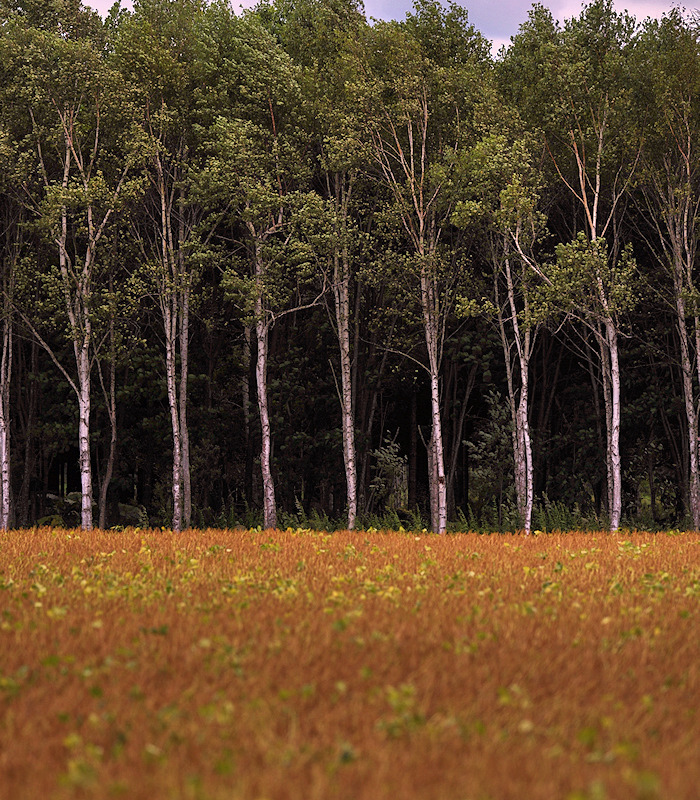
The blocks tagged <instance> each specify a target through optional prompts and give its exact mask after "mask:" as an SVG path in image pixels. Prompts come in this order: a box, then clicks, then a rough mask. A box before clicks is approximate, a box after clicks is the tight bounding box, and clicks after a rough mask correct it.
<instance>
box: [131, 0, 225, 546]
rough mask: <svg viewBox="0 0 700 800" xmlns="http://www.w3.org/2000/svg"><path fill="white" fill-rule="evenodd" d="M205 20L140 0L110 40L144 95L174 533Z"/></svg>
mask: <svg viewBox="0 0 700 800" xmlns="http://www.w3.org/2000/svg"><path fill="white" fill-rule="evenodd" d="M204 15H205V8H204V6H203V4H202V3H201V2H200V1H199V0H174V1H173V2H169V3H165V4H164V3H161V2H158V0H142V1H141V2H139V3H137V4H136V7H135V11H134V14H133V15H132V16H129V17H127V18H126V19H125V20H124V21H122V22H121V24H120V25H119V28H118V31H117V37H116V41H115V52H116V58H117V61H118V64H119V66H120V69H121V70H122V72H123V73H124V74H125V75H126V76H127V79H128V80H131V81H134V82H136V83H137V84H138V86H139V87H140V92H141V95H140V97H141V114H142V118H141V126H142V131H143V136H144V137H145V140H146V142H147V143H148V151H149V158H148V169H147V171H146V175H147V179H148V191H147V192H146V194H145V197H144V205H143V208H142V215H141V217H140V218H139V219H138V221H137V224H136V228H135V234H136V238H137V241H138V243H139V248H140V251H141V255H142V258H143V260H144V263H145V264H147V265H148V270H147V272H148V274H147V275H146V276H145V277H146V280H147V282H152V283H154V284H155V295H156V300H157V304H158V308H159V310H160V314H161V319H162V324H163V335H164V351H165V383H166V390H167V396H168V407H169V410H170V424H171V429H172V441H173V459H172V464H173V467H172V497H173V521H172V525H173V529H174V530H175V531H181V530H182V529H183V528H187V527H189V525H190V521H191V515H192V495H191V475H190V439H189V428H188V424H187V398H188V374H189V342H190V313H191V299H192V289H193V283H194V281H195V277H196V264H195V263H194V260H193V258H192V249H193V243H194V240H195V239H196V235H197V226H198V224H199V222H200V220H201V211H200V209H199V208H198V206H197V205H196V203H192V202H190V198H189V192H190V185H191V182H192V179H193V173H194V171H195V167H194V164H195V161H196V155H197V147H198V145H197V141H196V136H195V133H194V130H195V126H196V122H197V120H198V112H197V105H200V106H201V105H203V106H204V109H205V114H206V111H207V110H208V108H207V101H206V95H207V90H206V89H205V90H203V91H202V90H201V88H200V87H201V86H202V82H201V81H200V80H199V78H200V77H201V76H199V75H198V74H197V72H198V70H199V71H205V70H207V69H208V68H210V64H209V62H208V61H207V59H206V58H205V55H206V54H205V53H203V52H202V48H201V39H200V37H201V35H202V32H203V18H204ZM199 59H201V61H200V60H199ZM210 77H211V76H210Z"/></svg>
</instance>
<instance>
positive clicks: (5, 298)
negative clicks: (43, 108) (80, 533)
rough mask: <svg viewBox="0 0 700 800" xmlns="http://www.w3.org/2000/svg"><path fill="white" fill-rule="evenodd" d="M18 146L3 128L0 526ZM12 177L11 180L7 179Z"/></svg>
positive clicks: (8, 505)
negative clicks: (13, 187)
mask: <svg viewBox="0 0 700 800" xmlns="http://www.w3.org/2000/svg"><path fill="white" fill-rule="evenodd" d="M16 155H17V153H16V150H15V147H14V145H13V143H12V142H11V140H10V137H9V135H8V133H7V131H6V130H1V132H0V170H2V174H3V177H4V179H0V230H1V231H2V235H1V237H0V242H1V244H2V248H1V250H0V270H1V272H0V286H1V287H2V299H1V300H0V308H1V309H2V323H1V325H2V328H1V333H0V529H2V530H8V529H9V527H10V522H11V520H12V514H13V508H12V494H11V485H10V484H11V482H10V477H11V447H10V434H11V424H10V423H11V408H10V382H11V378H12V353H13V339H14V329H15V311H14V308H13V304H14V301H15V291H14V288H15V280H16V274H17V270H18V266H19V261H20V259H21V257H22V255H23V250H24V221H25V213H24V209H23V206H22V204H21V202H20V201H19V198H18V197H17V196H16V195H15V192H14V191H13V189H12V184H13V179H16V178H17V177H19V176H18V175H17V172H16V168H15V164H16ZM8 179H9V180H8Z"/></svg>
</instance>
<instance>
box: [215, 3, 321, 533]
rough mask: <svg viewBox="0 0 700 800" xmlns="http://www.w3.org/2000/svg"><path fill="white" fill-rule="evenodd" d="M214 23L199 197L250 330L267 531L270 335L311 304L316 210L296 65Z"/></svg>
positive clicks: (260, 31) (253, 34)
mask: <svg viewBox="0 0 700 800" xmlns="http://www.w3.org/2000/svg"><path fill="white" fill-rule="evenodd" d="M223 13H224V12H222V14H223ZM219 24H220V25H225V26H226V28H225V29H224V31H225V36H226V38H225V40H223V43H222V47H225V48H226V49H225V50H224V51H223V52H224V59H223V60H222V70H223V76H224V77H223V81H222V86H223V87H226V91H227V92H228V94H226V93H225V95H224V97H222V99H221V102H220V105H219V109H220V112H221V113H220V114H219V115H218V116H217V118H216V119H215V120H214V121H213V123H212V125H211V126H210V128H209V130H208V134H207V135H208V138H209V151H210V156H209V158H208V159H207V163H206V166H205V168H204V169H203V171H202V173H201V175H200V179H199V186H200V188H199V196H200V197H201V198H207V207H208V209H209V210H210V212H211V214H212V216H213V217H214V218H215V219H218V220H219V221H220V226H221V227H220V234H219V238H220V240H221V241H222V243H223V244H224V253H225V255H224V256H222V257H223V258H224V259H228V261H229V266H228V269H227V270H226V273H227V274H226V276H225V280H226V284H227V287H228V290H229V293H230V294H231V295H234V296H238V297H239V299H240V300H241V302H242V305H243V307H244V309H245V311H246V312H247V315H248V318H249V319H251V320H252V323H253V324H254V327H255V340H256V345H257V347H256V356H255V359H256V361H255V380H256V389H257V398H258V412H259V417H260V427H261V450H260V468H261V475H262V486H263V516H264V525H265V527H266V528H274V527H276V525H277V502H276V498H275V484H274V476H273V471H272V425H271V421H270V410H269V399H268V362H269V338H270V331H271V330H272V328H273V326H274V325H275V323H276V322H277V320H278V319H279V318H280V317H281V316H283V315H286V314H288V313H290V312H292V311H296V310H299V309H300V308H304V307H308V306H309V305H313V304H315V302H317V300H318V298H317V297H316V298H312V299H310V300H309V301H308V302H307V301H306V300H304V299H303V297H302V287H303V286H304V285H305V284H308V282H309V280H310V279H311V277H312V274H313V273H314V272H315V270H316V266H317V260H318V257H319V256H318V252H317V251H318V248H313V247H311V246H310V244H309V241H310V238H314V237H316V238H318V237H317V235H316V234H315V233H313V232H312V230H311V229H312V228H313V227H314V220H316V219H319V217H323V216H324V214H323V209H322V208H321V204H320V198H319V197H318V195H317V194H316V193H314V192H308V191H304V189H305V188H306V183H307V181H308V174H309V172H308V166H307V163H306V161H305V159H304V157H303V151H302V149H301V141H300V131H299V129H298V128H297V126H296V121H295V111H298V109H299V105H298V104H299V100H300V90H299V83H298V70H297V68H296V67H295V65H294V64H293V63H292V61H291V59H290V58H289V56H288V55H287V54H285V53H284V52H283V51H282V49H281V48H280V47H279V46H278V45H277V44H276V43H275V42H274V40H273V39H272V37H271V35H270V34H269V33H268V32H267V31H266V30H265V29H264V28H263V26H262V25H261V24H260V22H259V20H258V19H257V18H256V17H255V15H253V14H248V15H245V16H244V17H243V18H242V19H240V20H238V19H236V18H235V17H233V16H231V17H229V18H228V19H227V20H226V21H224V20H223V18H219ZM236 245H242V248H243V253H242V254H241V252H240V250H239V251H238V252H236V250H235V246H236ZM324 291H325V286H324V287H322V289H321V294H322V293H323V292H324Z"/></svg>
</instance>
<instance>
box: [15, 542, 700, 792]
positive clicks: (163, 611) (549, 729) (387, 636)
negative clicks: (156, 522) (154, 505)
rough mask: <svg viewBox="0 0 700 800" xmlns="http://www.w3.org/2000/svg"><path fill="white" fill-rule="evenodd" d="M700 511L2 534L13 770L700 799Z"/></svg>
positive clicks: (55, 777) (58, 778)
mask: <svg viewBox="0 0 700 800" xmlns="http://www.w3.org/2000/svg"><path fill="white" fill-rule="evenodd" d="M699 556H700V535H698V534H696V533H683V534H674V535H670V534H644V533H636V532H633V533H627V534H624V535H622V534H616V535H611V534H590V533H589V534H576V533H573V534H551V535H540V536H536V537H535V536H533V537H527V538H526V537H521V536H479V535H476V534H459V535H453V536H444V537H435V536H428V535H413V534H396V533H383V532H371V533H348V532H338V533H334V534H326V533H320V532H313V531H292V530H288V531H286V532H272V531H263V532H248V531H215V530H205V531H188V532H186V533H184V534H180V535H173V534H172V533H170V532H168V531H125V532H120V533H115V532H99V531H96V532H92V533H85V532H81V531H77V530H76V531H64V530H55V529H48V528H46V529H39V530H23V531H12V532H9V533H2V534H0V709H1V712H2V713H1V715H0V720H1V721H0V787H2V792H1V793H2V796H3V797H8V798H10V797H11V798H13V800H25V799H26V800H30V799H31V800H35V798H39V797H41V798H56V800H66V799H67V798H111V797H124V798H129V800H139V799H140V798H144V800H145V798H148V799H149V800H153V799H154V798H156V799H157V800H160V799H161V798H201V799H202V800H219V798H221V799H222V800H223V798H226V800H237V799H238V798H241V799H243V798H245V799H246V800H247V799H248V798H250V800H262V798H268V800H277V799H278V798H279V799H280V800H281V799H283V798H309V800H313V798H348V800H350V798H352V800H370V799H371V800H381V798H399V797H400V798H435V799H436V800H437V799H438V798H440V800H451V798H454V799H455V800H472V799H473V800H486V799H487V798H494V800H495V799H496V798H498V800H503V799H504V798H523V797H527V798H529V800H538V799H540V798H541V799H542V800H552V799H553V798H564V799H567V800H583V799H585V798H588V799H589V800H601V799H603V798H620V799H622V798H625V800H626V799H627V798H638V799H639V800H652V799H653V798H668V799H669V800H683V798H688V799H690V798H696V797H697V791H698V790H697V787H698V785H700V760H699V759H698V752H700V717H699V716H698V705H699V701H700V676H699V672H700V636H699V634H700V617H699V614H698V605H699V603H698V600H699V598H700V558H699Z"/></svg>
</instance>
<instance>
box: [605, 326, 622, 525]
mask: <svg viewBox="0 0 700 800" xmlns="http://www.w3.org/2000/svg"><path fill="white" fill-rule="evenodd" d="M605 333H606V342H607V347H608V352H609V356H610V412H609V415H607V416H608V418H609V420H610V430H609V432H608V443H609V451H610V455H609V461H610V466H611V479H612V480H611V483H612V487H611V506H610V530H611V531H616V530H617V529H618V528H619V527H620V520H621V516H622V468H621V459H620V363H619V354H618V346H617V326H616V324H615V321H614V320H613V319H611V318H610V317H608V318H607V319H606V320H605Z"/></svg>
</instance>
